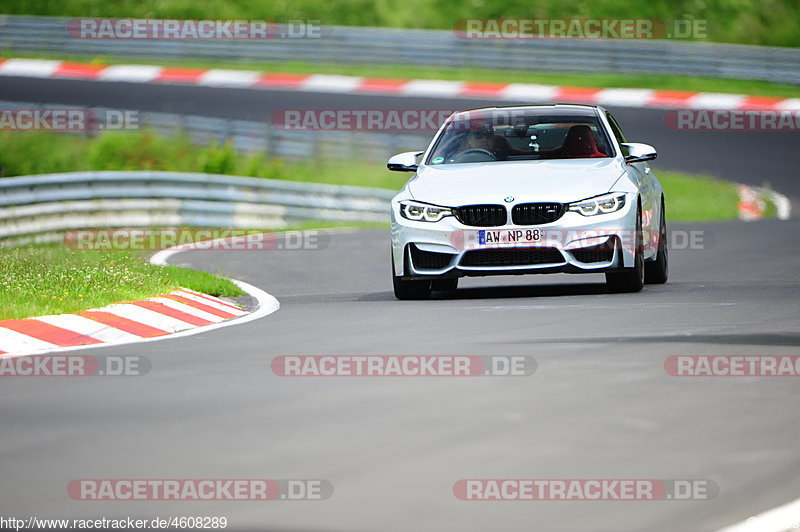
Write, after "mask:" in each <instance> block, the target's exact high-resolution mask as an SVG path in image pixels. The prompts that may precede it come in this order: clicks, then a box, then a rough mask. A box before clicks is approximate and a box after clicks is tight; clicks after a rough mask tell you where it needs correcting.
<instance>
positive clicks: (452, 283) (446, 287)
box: [431, 277, 458, 292]
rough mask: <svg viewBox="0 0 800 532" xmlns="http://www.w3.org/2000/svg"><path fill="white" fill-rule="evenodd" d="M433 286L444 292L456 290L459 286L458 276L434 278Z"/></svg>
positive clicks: (434, 288)
mask: <svg viewBox="0 0 800 532" xmlns="http://www.w3.org/2000/svg"><path fill="white" fill-rule="evenodd" d="M431 288H432V289H433V290H440V291H442V292H449V291H450V290H455V289H456V288H458V277H453V278H451V279H434V280H433V281H432V282H431Z"/></svg>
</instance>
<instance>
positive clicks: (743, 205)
mask: <svg viewBox="0 0 800 532" xmlns="http://www.w3.org/2000/svg"><path fill="white" fill-rule="evenodd" d="M736 188H737V190H738V191H739V218H740V219H742V220H746V221H753V220H760V219H762V218H763V217H764V214H765V212H766V210H767V202H766V200H765V198H767V197H769V199H770V201H772V203H773V204H774V205H775V211H776V213H775V215H776V217H777V218H778V219H779V220H788V219H789V218H790V217H791V215H792V202H791V201H790V200H789V198H787V197H786V196H784V195H783V194H781V193H779V192H775V191H774V190H769V189H766V188H759V187H749V186H747V185H738V186H737V187H736Z"/></svg>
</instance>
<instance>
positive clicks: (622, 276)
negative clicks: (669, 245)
mask: <svg viewBox="0 0 800 532" xmlns="http://www.w3.org/2000/svg"><path fill="white" fill-rule="evenodd" d="M635 236H636V250H635V251H634V260H633V267H632V268H625V269H624V270H623V271H621V272H608V273H606V286H607V287H608V291H609V292H612V293H622V292H639V291H640V290H641V289H642V287H643V286H644V269H645V266H644V242H643V235H642V207H641V205H640V206H639V207H637V209H636V235H635Z"/></svg>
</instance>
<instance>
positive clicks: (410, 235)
mask: <svg viewBox="0 0 800 532" xmlns="http://www.w3.org/2000/svg"><path fill="white" fill-rule="evenodd" d="M636 206H637V203H636V196H635V195H634V194H631V195H629V198H628V201H626V203H625V206H624V207H623V208H622V209H621V210H619V211H617V212H614V213H610V214H600V215H596V216H583V215H581V214H579V213H575V212H567V213H565V214H564V215H563V216H562V217H561V218H559V219H558V220H556V221H555V222H552V223H548V224H542V225H534V226H519V225H514V224H507V225H504V226H499V227H472V226H466V225H463V224H462V223H460V222H459V221H458V220H457V219H456V218H455V217H453V216H447V217H444V218H442V219H441V220H439V221H438V222H420V221H412V220H407V219H405V218H402V217H401V216H400V206H399V203H398V202H397V201H394V202H392V259H393V261H394V269H395V273H396V275H399V276H402V277H403V278H405V279H419V278H432V277H461V276H485V275H504V274H505V275H515V274H531V273H558V272H563V273H598V272H607V271H615V270H619V269H620V268H629V267H632V266H633V260H634V259H633V250H634V249H635V245H634V243H635V240H636V239H635V229H636ZM482 230H483V231H492V232H500V233H501V234H506V233H505V232H507V231H515V232H519V231H522V232H523V233H524V232H526V231H528V230H531V231H533V230H538V231H540V240H538V241H537V242H535V243H503V244H486V243H484V242H483V241H482V239H481V235H480V234H479V232H480V231H482ZM645 258H647V257H645Z"/></svg>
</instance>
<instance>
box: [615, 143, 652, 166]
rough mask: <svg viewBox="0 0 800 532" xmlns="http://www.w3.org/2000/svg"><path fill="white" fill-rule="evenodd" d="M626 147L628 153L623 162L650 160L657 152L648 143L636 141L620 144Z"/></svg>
mask: <svg viewBox="0 0 800 532" xmlns="http://www.w3.org/2000/svg"><path fill="white" fill-rule="evenodd" d="M622 146H624V147H626V148H628V155H626V156H625V162H626V163H628V164H630V163H643V162H645V161H652V160H653V159H655V158H656V157H658V154H657V153H656V149H655V148H654V147H652V146H650V145H649V144H640V143H638V142H628V143H625V144H622Z"/></svg>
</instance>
